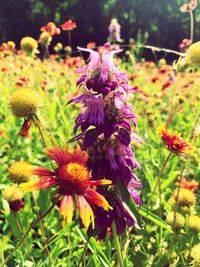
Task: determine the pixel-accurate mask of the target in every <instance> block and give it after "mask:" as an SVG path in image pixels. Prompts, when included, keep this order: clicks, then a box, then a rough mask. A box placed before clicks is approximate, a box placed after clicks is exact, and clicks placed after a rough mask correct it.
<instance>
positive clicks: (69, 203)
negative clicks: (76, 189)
mask: <svg viewBox="0 0 200 267" xmlns="http://www.w3.org/2000/svg"><path fill="white" fill-rule="evenodd" d="M73 213H74V201H73V198H72V196H71V195H67V196H64V197H63V199H62V200H61V203H60V214H61V215H62V216H63V217H64V220H63V227H64V226H65V223H66V224H68V223H71V222H72V217H73Z"/></svg>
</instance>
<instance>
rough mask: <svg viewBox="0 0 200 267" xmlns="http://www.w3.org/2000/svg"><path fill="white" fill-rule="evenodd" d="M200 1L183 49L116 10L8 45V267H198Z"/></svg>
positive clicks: (2, 52)
mask: <svg viewBox="0 0 200 267" xmlns="http://www.w3.org/2000/svg"><path fill="white" fill-rule="evenodd" d="M127 1H128V0H127ZM130 1H131V0H130ZM8 2H9V1H8ZM33 2H34V1H33ZM55 2H56V1H55ZM67 2H68V1H66V3H67ZM69 2H70V1H69ZM80 2H81V1H80ZM108 2H109V4H110V5H111V3H110V2H112V1H108ZM139 2H140V1H139ZM175 2H176V1H175ZM107 4H108V3H107ZM109 4H108V6H109ZM86 5H87V4H86ZM160 5H162V4H161V3H160ZM198 5H199V4H198V1H197V0H191V1H182V2H181V3H180V1H177V10H176V12H177V13H180V15H181V16H184V18H186V19H187V21H185V23H186V25H187V27H188V33H186V34H185V38H184V39H183V40H182V41H181V42H180V43H176V49H172V48H169V47H161V46H160V45H157V44H156V43H152V41H151V42H150V43H149V42H148V40H149V36H150V33H147V32H143V33H142V32H141V31H138V33H137V35H135V36H128V37H129V41H128V42H127V41H126V40H127V36H123V34H122V32H123V26H122V25H121V24H120V19H118V17H117V16H114V14H113V15H112V18H111V20H110V22H109V24H108V25H107V28H105V29H104V30H105V36H107V37H106V38H104V37H102V39H101V43H99V42H97V43H96V42H95V41H94V40H95V36H94V38H93V39H91V40H90V41H89V42H88V41H87V42H84V34H83V33H82V37H81V38H82V40H83V43H76V39H74V33H75V32H76V31H78V30H79V27H81V25H79V24H78V22H76V20H75V19H74V18H73V17H67V18H66V17H62V16H60V17H59V19H60V23H57V22H56V21H53V20H49V21H46V22H45V24H43V25H42V24H41V26H40V27H39V28H38V29H37V33H36V34H37V37H36V36H35V33H34V34H31V29H30V31H29V34H28V35H26V36H23V37H22V38H21V39H20V41H16V40H15V39H14V40H11V39H8V40H3V41H2V42H1V44H0V102H1V110H0V174H1V183H0V255H1V257H0V266H1V267H3V266H8V267H14V266H16V267H32V266H37V267H43V266H46V267H51V266H52V267H54V266H55V267H81V266H82V267H86V266H88V267H114V266H117V267H189V266H192V267H199V266H200V207H199V195H200V192H199V189H200V185H199V182H200V167H199V164H200V90H199V88H200V75H199V74H200V36H199V35H198V34H196V31H195V27H199V23H195V15H196V16H199V14H198V11H199V9H198V8H199V7H198ZM108 6H107V5H105V7H106V8H107V10H108ZM63 8H64V4H63ZM59 10H60V9H59ZM59 12H60V14H62V12H61V11H59ZM195 12H196V13H195ZM82 15H83V16H84V14H82ZM105 16H106V14H105ZM0 22H1V21H0ZM95 23H97V22H95ZM98 23H100V22H98ZM4 27H6V25H4ZM133 27H134V25H133ZM88 31H89V28H88ZM160 31H162V29H160ZM97 34H98V33H96V35H97ZM177 35H178V33H177ZM61 37H62V39H59V38H61ZM168 38H170V36H168Z"/></svg>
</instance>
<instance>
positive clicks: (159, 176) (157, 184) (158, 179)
mask: <svg viewBox="0 0 200 267" xmlns="http://www.w3.org/2000/svg"><path fill="white" fill-rule="evenodd" d="M170 156H171V152H170V153H169V155H168V157H167V158H166V159H165V161H164V162H163V165H162V168H161V170H160V172H159V174H158V178H157V181H156V184H155V186H154V189H153V191H152V193H151V195H150V198H149V201H148V202H147V209H148V207H149V205H150V203H151V200H152V197H153V195H154V193H155V191H156V189H157V187H158V186H159V187H160V178H161V176H162V174H163V171H164V169H165V166H166V165H167V162H168V161H169V158H170ZM159 191H160V190H159ZM159 194H160V192H159ZM159 199H160V195H159Z"/></svg>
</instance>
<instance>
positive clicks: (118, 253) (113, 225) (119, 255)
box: [112, 221, 124, 267]
mask: <svg viewBox="0 0 200 267" xmlns="http://www.w3.org/2000/svg"><path fill="white" fill-rule="evenodd" d="M112 232H113V237H114V243H115V248H116V252H117V259H118V263H119V266H120V267H124V263H123V259H122V252H121V247H120V243H119V238H118V235H117V229H116V225H115V222H114V221H113V223H112Z"/></svg>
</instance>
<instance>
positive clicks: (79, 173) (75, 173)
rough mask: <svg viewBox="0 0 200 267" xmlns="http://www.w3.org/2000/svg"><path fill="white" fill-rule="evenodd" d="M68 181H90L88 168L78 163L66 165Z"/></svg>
mask: <svg viewBox="0 0 200 267" xmlns="http://www.w3.org/2000/svg"><path fill="white" fill-rule="evenodd" d="M66 174H67V180H73V181H76V180H78V181H86V180H88V177H89V173H88V170H87V169H86V167H84V166H83V165H80V164H78V163H69V164H67V165H66Z"/></svg>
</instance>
